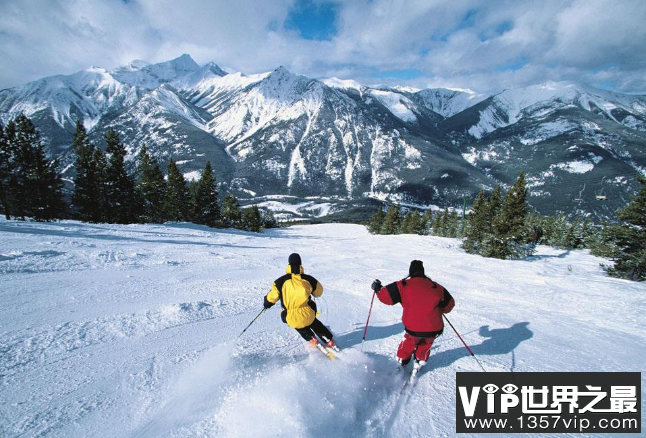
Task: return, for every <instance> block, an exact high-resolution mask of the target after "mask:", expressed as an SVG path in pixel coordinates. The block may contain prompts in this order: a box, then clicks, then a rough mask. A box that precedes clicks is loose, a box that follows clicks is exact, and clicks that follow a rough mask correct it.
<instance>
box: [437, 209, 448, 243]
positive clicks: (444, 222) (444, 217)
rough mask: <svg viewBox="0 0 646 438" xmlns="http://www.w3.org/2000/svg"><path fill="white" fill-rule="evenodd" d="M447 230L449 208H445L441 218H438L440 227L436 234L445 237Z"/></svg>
mask: <svg viewBox="0 0 646 438" xmlns="http://www.w3.org/2000/svg"><path fill="white" fill-rule="evenodd" d="M448 231H449V209H448V208H447V209H446V210H444V212H442V218H441V219H440V227H439V228H438V230H437V232H438V234H437V235H438V236H440V237H447V236H448Z"/></svg>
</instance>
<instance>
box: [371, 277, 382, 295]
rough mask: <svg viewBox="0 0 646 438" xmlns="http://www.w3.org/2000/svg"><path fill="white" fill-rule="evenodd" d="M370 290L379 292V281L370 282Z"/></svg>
mask: <svg viewBox="0 0 646 438" xmlns="http://www.w3.org/2000/svg"><path fill="white" fill-rule="evenodd" d="M370 287H371V288H372V290H374V291H375V293H377V292H379V291H380V290H381V287H382V286H381V281H379V280H375V281H373V282H372V286H370Z"/></svg>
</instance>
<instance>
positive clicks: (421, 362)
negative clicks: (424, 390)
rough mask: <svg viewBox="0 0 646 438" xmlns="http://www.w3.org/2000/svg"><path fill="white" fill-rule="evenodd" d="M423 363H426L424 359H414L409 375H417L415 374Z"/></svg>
mask: <svg viewBox="0 0 646 438" xmlns="http://www.w3.org/2000/svg"><path fill="white" fill-rule="evenodd" d="M424 365H426V361H425V360H417V359H415V363H414V364H413V372H412V373H411V375H412V376H413V377H415V376H417V374H418V373H419V371H420V370H421V369H422V367H423V366H424Z"/></svg>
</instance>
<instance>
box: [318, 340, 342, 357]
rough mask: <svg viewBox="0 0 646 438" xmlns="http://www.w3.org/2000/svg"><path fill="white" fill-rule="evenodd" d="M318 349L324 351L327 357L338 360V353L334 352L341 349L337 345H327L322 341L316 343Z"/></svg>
mask: <svg viewBox="0 0 646 438" xmlns="http://www.w3.org/2000/svg"><path fill="white" fill-rule="evenodd" d="M316 349H317V350H318V351H320V352H321V353H323V354H324V355H325V357H327V358H328V359H330V360H336V355H335V354H334V353H339V352H340V351H341V349H340V348H339V347H337V346H336V345H335V346H333V347H329V346H327V345H324V344H321V343H320V342H318V343H317V344H316Z"/></svg>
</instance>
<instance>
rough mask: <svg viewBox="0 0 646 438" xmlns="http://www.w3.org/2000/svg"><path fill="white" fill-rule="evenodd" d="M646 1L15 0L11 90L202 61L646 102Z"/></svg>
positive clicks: (5, 25) (0, 10)
mask: <svg viewBox="0 0 646 438" xmlns="http://www.w3.org/2000/svg"><path fill="white" fill-rule="evenodd" d="M644 22H646V1H643V0H614V1H611V0H541V1H535V0H496V1H484V0H459V1H456V0H263V1H257V0H236V1H233V0H182V1H178V0H24V1H18V0H9V1H3V2H0V58H1V59H2V60H3V63H2V64H3V68H2V69H0V88H6V87H12V86H15V85H18V84H22V83H25V82H28V81H30V80H34V79H37V78H41V77H44V76H49V75H54V74H69V73H73V72H75V71H79V70H82V69H85V68H87V67H89V66H91V65H96V66H102V67H105V68H108V69H110V68H115V67H117V66H120V65H124V64H127V63H128V62H130V61H131V60H134V59H143V60H146V61H149V62H159V61H165V60H168V59H172V58H174V57H176V56H179V55H181V54H183V53H189V54H190V55H191V56H192V57H193V58H194V59H195V60H196V61H197V62H198V63H201V64H202V63H206V62H209V61H213V62H215V63H217V64H218V65H220V66H221V67H222V68H224V69H226V70H228V71H231V72H233V71H241V72H244V73H247V74H252V73H259V72H264V71H268V70H272V69H274V68H276V67H277V66H279V65H283V66H285V67H287V68H288V69H289V70H290V71H292V72H294V73H299V74H303V75H306V76H310V77H315V78H324V77H338V78H341V79H354V80H357V81H359V82H362V83H365V84H368V85H370V84H377V83H380V84H389V85H407V86H414V87H418V88H427V87H455V88H470V89H473V90H476V91H480V92H489V93H491V92H496V91H499V90H502V89H505V88H514V87H522V86H527V85H531V84H536V83H541V82H545V81H548V80H555V81H558V80H567V81H577V82H583V83H586V84H589V85H593V86H598V87H602V88H606V89H612V90H616V91H621V92H627V93H641V94H646V26H644V25H643V23H644Z"/></svg>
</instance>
